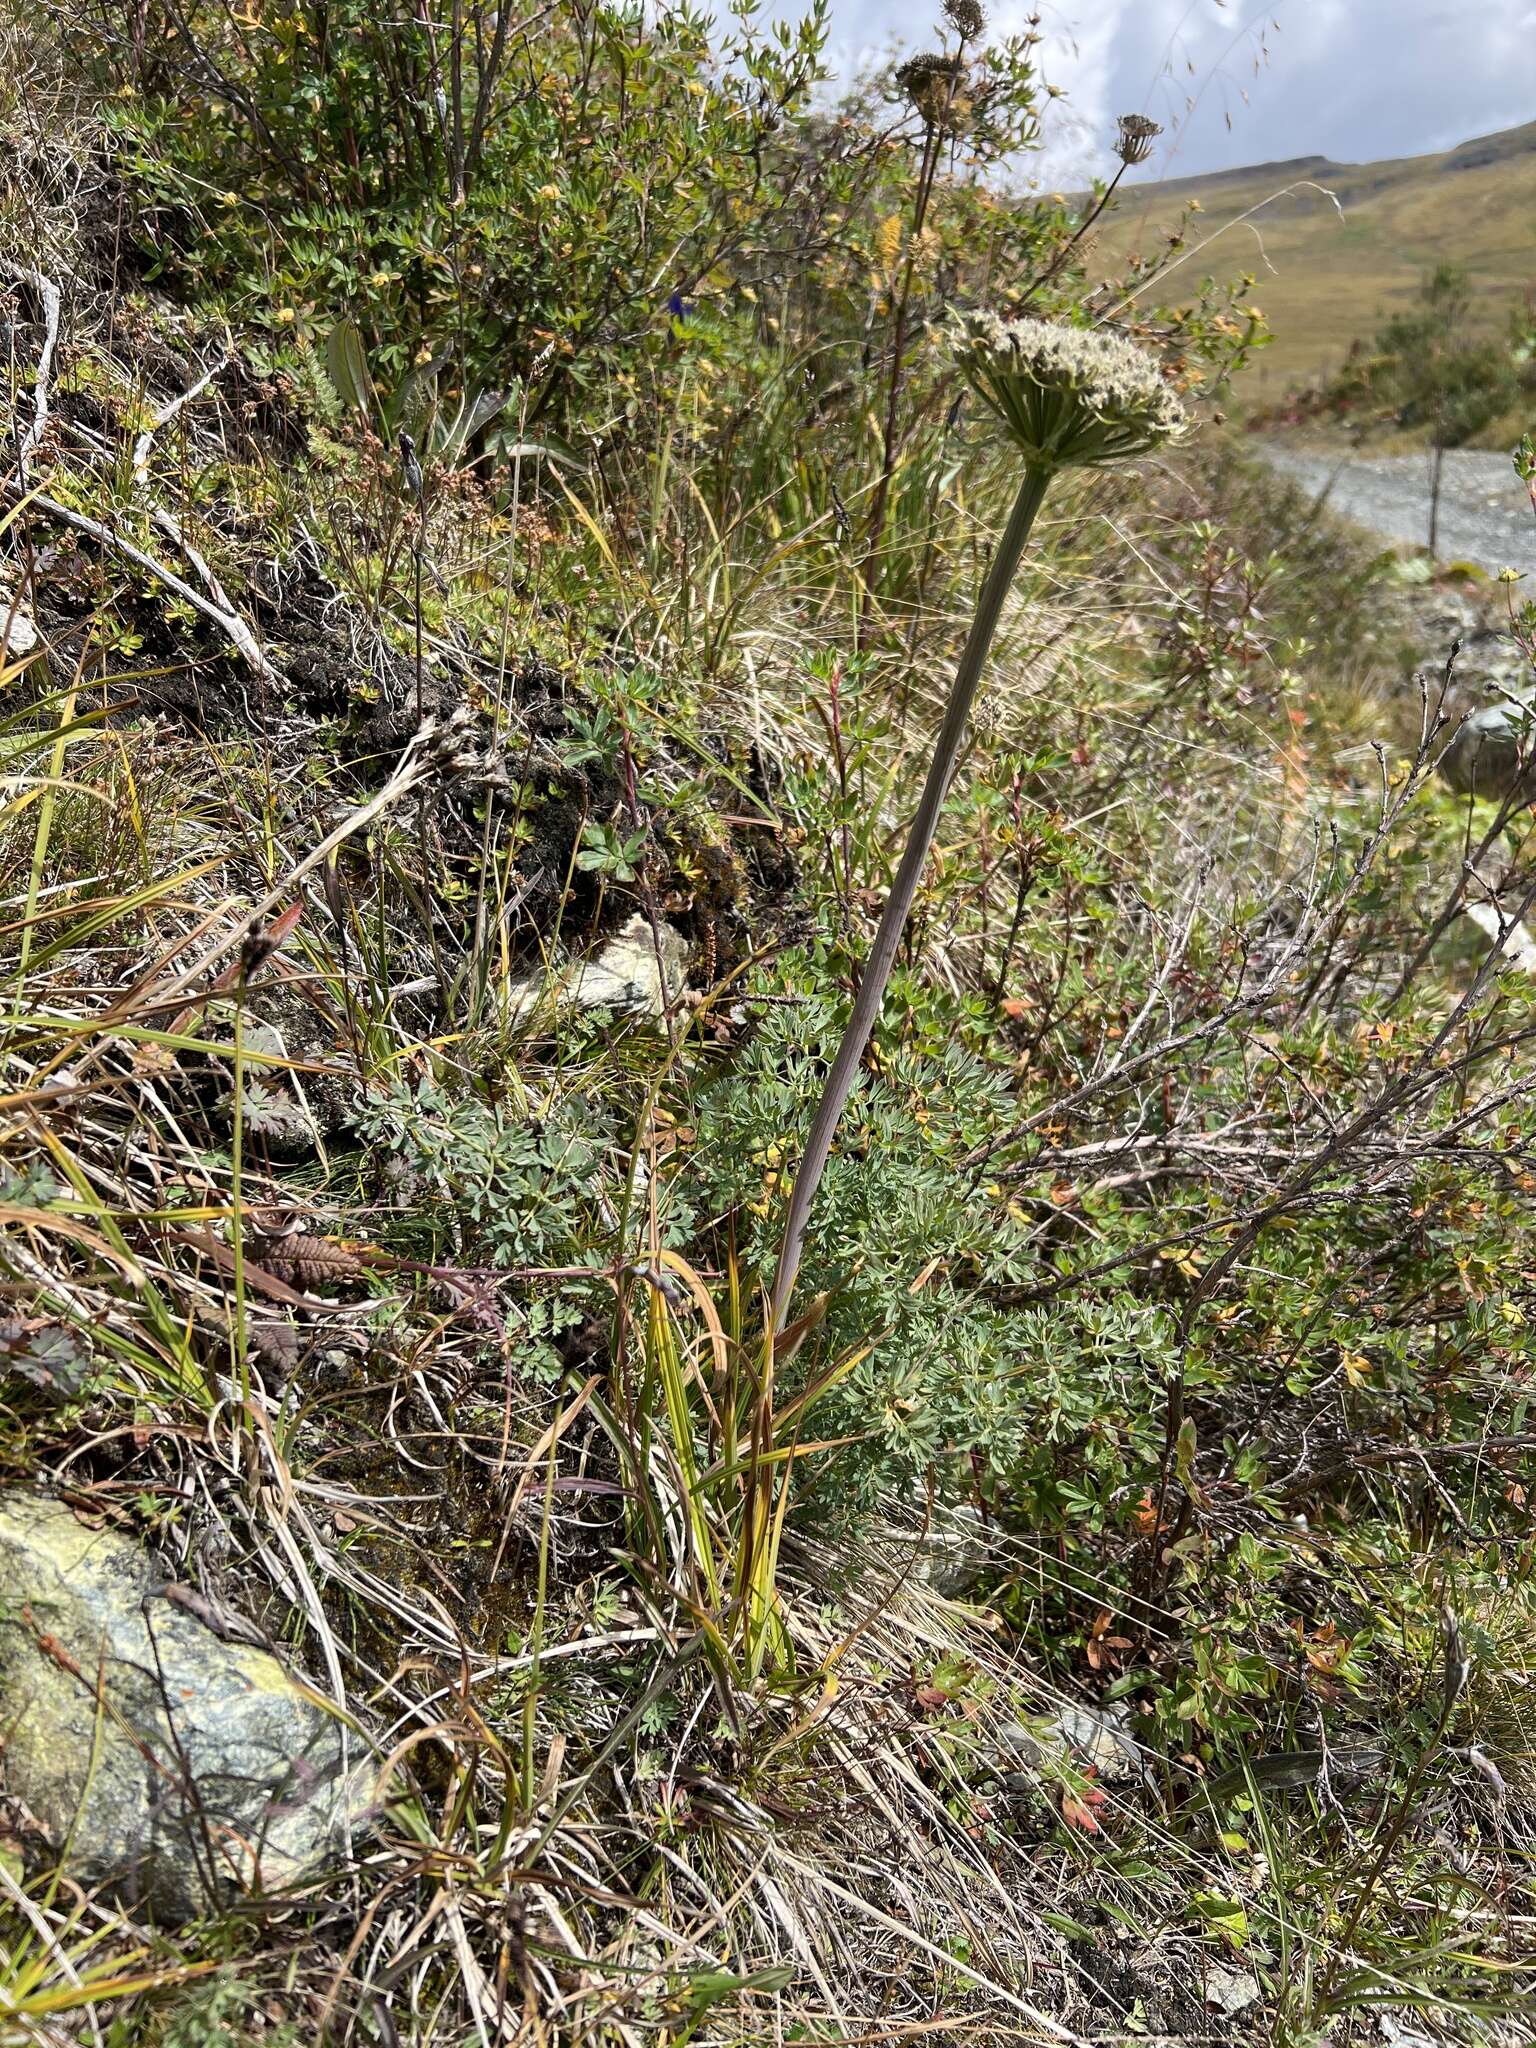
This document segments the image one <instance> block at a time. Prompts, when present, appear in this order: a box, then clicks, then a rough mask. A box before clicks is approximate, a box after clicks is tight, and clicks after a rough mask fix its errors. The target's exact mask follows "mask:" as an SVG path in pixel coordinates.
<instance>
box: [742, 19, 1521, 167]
mask: <svg viewBox="0 0 1536 2048" xmlns="http://www.w3.org/2000/svg"><path fill="white" fill-rule="evenodd" d="M777 4H778V5H779V6H780V7H781V9H782V10H783V11H784V12H786V13H788V12H792V11H793V4H794V0H777ZM1041 11H1042V16H1043V19H1042V22H1041V28H1042V31H1043V33H1044V35H1045V42H1044V43H1043V44H1042V46H1041V54H1042V57H1043V59H1044V70H1045V75H1046V77H1047V78H1049V79H1050V80H1051V81H1052V82H1053V83H1055V84H1060V85H1062V86H1064V87H1066V89H1067V92H1068V95H1069V98H1068V99H1067V100H1066V101H1056V102H1053V103H1052V106H1051V107H1050V108H1049V109H1048V115H1049V121H1048V131H1047V147H1046V150H1045V152H1044V153H1043V156H1042V160H1041V163H1040V166H1039V169H1040V174H1041V175H1042V176H1043V177H1045V178H1046V179H1047V181H1048V182H1050V183H1053V184H1065V183H1072V184H1076V183H1080V182H1082V181H1083V180H1084V179H1085V177H1086V176H1087V175H1088V174H1089V173H1090V172H1092V171H1094V170H1098V171H1101V172H1102V171H1103V170H1105V169H1106V168H1107V167H1108V165H1109V162H1110V156H1109V143H1110V137H1111V133H1112V130H1113V126H1114V117H1115V115H1116V114H1121V113H1131V112H1145V113H1149V114H1151V115H1152V116H1153V118H1154V119H1156V120H1159V121H1161V122H1163V124H1164V126H1165V127H1166V128H1167V129H1168V131H1169V139H1168V144H1167V147H1166V148H1165V150H1164V152H1163V154H1162V155H1161V156H1160V157H1159V158H1158V159H1156V160H1155V164H1154V166H1153V174H1154V175H1158V176H1168V175H1174V176H1177V175H1179V174H1181V173H1184V172H1193V171H1204V170H1216V169H1223V168H1229V167H1236V166H1238V165H1241V164H1250V163H1259V162H1265V161H1268V160H1271V159H1274V158H1286V157H1295V156H1311V155H1323V156H1333V157H1339V158H1346V159H1350V158H1352V159H1355V160H1359V159H1368V158H1372V157H1381V156H1412V155H1417V154H1419V153H1421V152H1423V151H1426V150H1433V149H1443V148H1447V147H1448V146H1449V145H1450V144H1451V143H1453V142H1456V141H1460V140H1462V139H1464V138H1465V137H1468V136H1472V135H1480V134H1487V133H1489V132H1491V131H1492V130H1494V129H1497V128H1500V127H1510V126H1513V125H1515V124H1516V123H1517V122H1519V121H1521V120H1529V119H1530V118H1531V117H1532V115H1533V114H1536V0H1479V4H1478V5H1477V6H1476V8H1475V10H1474V9H1473V8H1472V6H1471V4H1470V0H1269V4H1268V5H1259V4H1256V0H1227V4H1223V0H1041ZM1026 12H1027V7H1026V5H1024V4H1019V0H1007V4H1005V5H1001V6H996V7H994V8H993V10H992V13H993V18H994V23H995V25H996V26H997V27H998V28H1005V27H1010V26H1018V25H1020V24H1021V22H1022V18H1023V16H1024V14H1025V13H1026ZM1474 14H1475V18H1474ZM937 16H938V4H937V0H833V24H834V37H835V39H836V43H837V50H836V55H837V59H838V64H839V68H840V69H841V70H843V71H845V72H847V71H849V70H852V69H854V68H856V66H857V64H858V63H859V62H860V61H868V59H869V58H870V57H872V56H878V55H880V54H882V53H884V52H886V51H888V50H889V48H890V46H891V43H892V42H893V41H894V40H900V41H901V42H903V43H904V44H906V45H907V46H908V47H913V46H915V45H916V44H920V43H926V42H930V41H931V40H932V39H933V35H934V23H935V20H936V18H937Z"/></svg>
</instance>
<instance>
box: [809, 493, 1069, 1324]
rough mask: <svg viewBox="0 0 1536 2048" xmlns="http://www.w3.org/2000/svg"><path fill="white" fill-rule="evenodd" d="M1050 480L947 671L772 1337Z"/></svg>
mask: <svg viewBox="0 0 1536 2048" xmlns="http://www.w3.org/2000/svg"><path fill="white" fill-rule="evenodd" d="M1050 479H1051V473H1050V471H1049V470H1045V469H1027V470H1026V471H1025V472H1024V481H1023V483H1022V484H1021V485H1020V487H1019V495H1018V497H1017V498H1016V499H1015V501H1014V506H1013V511H1012V512H1011V513H1010V515H1009V518H1008V524H1007V527H1006V528H1005V530H1004V533H1003V537H1002V539H1001V541H999V543H998V548H997V553H996V554H995V555H994V556H993V558H992V566H991V568H990V569H989V570H988V571H987V580H986V582H985V583H984V584H983V585H982V589H981V596H980V598H979V599H978V600H977V605H976V616H975V617H974V619H972V621H971V630H970V633H969V634H968V636H967V638H966V642H965V647H964V650H963V652H962V653H961V656H960V665H959V667H958V668H957V669H956V671H955V682H954V687H953V689H952V690H951V691H950V695H949V707H948V709H947V710H946V711H945V714H944V723H943V725H942V726H941V727H940V729H939V736H938V739H937V740H936V742H935V743H934V749H933V760H932V762H931V763H930V765H929V769H928V779H927V781H926V782H925V783H924V784H923V793H922V796H921V798H920V799H919V802H918V806H917V812H916V815H915V816H914V818H913V820H912V829H911V831H910V832H909V833H908V835H907V844H906V850H905V852H904V853H903V854H902V857H901V865H900V867H899V868H898V869H897V871H896V880H895V881H894V883H893V884H892V885H891V893H890V896H889V897H888V898H887V900H886V905H885V912H884V915H883V916H882V917H881V919H880V928H879V930H878V931H877V932H876V933H875V943H874V945H873V946H872V947H871V948H870V954H869V958H868V959H867V960H866V961H865V963H864V972H863V975H862V977H861V979H860V982H859V990H858V994H857V996H856V997H855V999H854V1005H853V1013H852V1015H851V1016H850V1017H849V1019H848V1027H847V1029H846V1030H845V1031H844V1033H843V1042H842V1044H841V1045H840V1046H839V1047H838V1049H837V1057H836V1058H835V1059H834V1060H833V1062H832V1068H831V1071H830V1073H829V1074H828V1075H827V1084H826V1087H825V1089H824V1090H823V1091H822V1097H821V1101H820V1103H819V1104H818V1106H817V1110H816V1117H815V1121H814V1122H813V1123H812V1125H811V1134H810V1137H809V1138H808V1139H807V1141H806V1147H805V1156H804V1158H803V1159H802V1160H801V1162H800V1171H799V1172H798V1174H797V1175H796V1176H795V1185H794V1190H793V1192H792V1193H791V1195H790V1198H789V1215H788V1217H787V1218H786V1219H785V1224H784V1243H783V1247H782V1249H781V1250H780V1253H779V1266H778V1271H777V1273H776V1274H775V1275H774V1282H773V1295H772V1299H771V1304H770V1311H769V1312H770V1317H771V1321H772V1326H773V1328H774V1329H776V1330H777V1329H781V1328H782V1327H783V1323H784V1316H785V1311H786V1310H787V1309H788V1307H789V1301H790V1297H791V1295H792V1294H793V1293H794V1290H795V1279H796V1276H797V1275H798V1273H799V1271H800V1254H801V1250H802V1248H803V1246H804V1243H805V1230H806V1225H807V1223H808V1222H809V1220H810V1213H811V1205H812V1203H813V1202H814V1201H815V1199H816V1190H817V1188H818V1187H819V1186H820V1184H821V1176H822V1173H823V1171H824V1169H825V1167H826V1163H827V1158H828V1155H829V1154H830V1152H831V1150H832V1139H833V1136H834V1134H835V1132H836V1130H837V1125H838V1121H839V1119H840V1118H841V1116H842V1113H843V1110H844V1107H845V1106H846V1104H847V1101H848V1097H849V1095H850V1094H851V1093H852V1091H853V1084H854V1080H855V1078H856V1077H857V1074H858V1070H859V1061H860V1060H861V1059H862V1058H863V1056H864V1048H865V1046H867V1045H868V1043H869V1038H870V1033H871V1032H872V1031H873V1030H874V1028H875V1020H876V1018H877V1017H878V1016H879V1014H880V1004H881V1000H882V998H883V997H884V994H885V985H886V983H887V982H888V981H889V980H890V976H891V969H892V967H893V966H894V965H895V961H896V949H897V947H898V946H899V945H900V944H901V935H902V932H903V930H904V928H905V926H906V922H907V918H908V915H909V914H910V912H911V909H912V904H913V901H914V899H915V898H916V896H917V888H918V883H919V882H920V881H921V880H922V876H923V869H924V867H925V866H926V865H927V861H928V853H929V849H930V848H931V847H932V845H933V837H934V833H935V831H936V830H937V829H938V822H939V814H940V812H941V811H942V810H943V808H944V799H945V796H946V795H947V794H948V790H949V782H950V777H951V776H952V775H953V773H954V769H955V761H956V759H957V758H958V756H959V752H960V743H961V741H962V740H963V739H964V737H965V729H966V726H967V724H968V723H969V720H970V715H971V706H972V704H973V703H974V702H975V698H976V690H977V686H978V685H979V683H980V681H981V674H982V670H983V669H984V668H985V666H986V660H987V655H988V653H989V652H990V650H991V646H992V641H993V637H994V636H995V634H996V632H997V623H998V620H999V618H1000V617H1001V616H1002V610H1003V600H1004V599H1005V598H1006V596H1007V595H1008V589H1009V585H1010V584H1011V583H1012V582H1013V576H1014V571H1015V570H1016V569H1017V568H1018V565H1019V557H1020V556H1021V555H1022V554H1023V552H1024V543H1025V542H1026V541H1027V540H1028V538H1029V532H1030V528H1031V527H1032V526H1033V525H1034V523H1035V515H1036V513H1037V512H1038V511H1039V510H1040V506H1041V503H1042V501H1043V499H1044V497H1045V493H1046V489H1047V486H1048V485H1049V483H1050Z"/></svg>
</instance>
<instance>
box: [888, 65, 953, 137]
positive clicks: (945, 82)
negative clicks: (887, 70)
mask: <svg viewBox="0 0 1536 2048" xmlns="http://www.w3.org/2000/svg"><path fill="white" fill-rule="evenodd" d="M896 83H897V85H898V86H899V87H900V88H901V90H902V91H903V92H904V93H905V94H906V96H907V98H908V99H909V100H910V101H911V102H912V105H913V106H914V107H916V109H917V111H918V112H919V113H920V114H921V115H922V117H923V119H924V120H925V121H927V122H929V123H930V124H931V125H932V126H933V127H939V126H940V125H947V124H948V123H949V122H950V121H952V120H953V118H954V116H955V113H956V112H957V110H958V106H959V103H960V101H961V98H962V87H963V86H964V83H965V60H964V59H963V58H961V57H946V56H945V55H944V53H943V51H942V50H926V51H924V52H923V54H922V55H921V56H917V57H909V58H908V59H907V61H906V63H905V64H903V65H902V66H901V67H900V68H899V69H898V71H897V73H896Z"/></svg>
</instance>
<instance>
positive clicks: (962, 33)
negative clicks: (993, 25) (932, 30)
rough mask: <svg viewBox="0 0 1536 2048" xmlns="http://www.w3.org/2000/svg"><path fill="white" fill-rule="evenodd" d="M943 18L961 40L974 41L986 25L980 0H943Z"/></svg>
mask: <svg viewBox="0 0 1536 2048" xmlns="http://www.w3.org/2000/svg"><path fill="white" fill-rule="evenodd" d="M944 18H945V20H946V21H947V22H948V23H949V25H950V27H951V28H952V29H953V30H954V31H955V33H956V35H958V36H959V37H960V39H961V41H962V42H966V43H971V42H974V41H975V40H976V38H977V36H979V35H980V34H981V32H982V30H983V29H984V28H985V27H986V25H987V17H986V13H985V10H984V9H983V8H982V5H981V0H944Z"/></svg>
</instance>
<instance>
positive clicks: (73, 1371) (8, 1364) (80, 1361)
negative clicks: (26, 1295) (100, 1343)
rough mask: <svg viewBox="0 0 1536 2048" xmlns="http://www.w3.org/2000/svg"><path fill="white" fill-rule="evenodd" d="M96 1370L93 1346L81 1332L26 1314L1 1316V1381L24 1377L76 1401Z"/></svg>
mask: <svg viewBox="0 0 1536 2048" xmlns="http://www.w3.org/2000/svg"><path fill="white" fill-rule="evenodd" d="M93 1370H94V1361H93V1360H92V1357H91V1353H90V1349H89V1347H88V1346H87V1345H86V1344H85V1343H84V1341H83V1340H82V1338H81V1337H80V1335H79V1333H78V1332H77V1331H75V1330H69V1329H66V1328H65V1326H64V1325H63V1324H62V1323H53V1322H47V1321H43V1320H39V1319H36V1318H26V1317H22V1316H0V1381H4V1380H8V1379H12V1378H15V1379H19V1380H24V1381H25V1382H26V1384H27V1385H28V1386H30V1387H33V1388H35V1389H36V1390H37V1392H38V1393H40V1394H46V1395H48V1396H49V1398H50V1399H52V1400H55V1401H72V1400H74V1399H75V1398H76V1397H77V1396H78V1395H80V1394H82V1393H84V1391H85V1388H86V1386H87V1384H88V1383H89V1381H90V1377H91V1374H92V1372H93Z"/></svg>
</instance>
